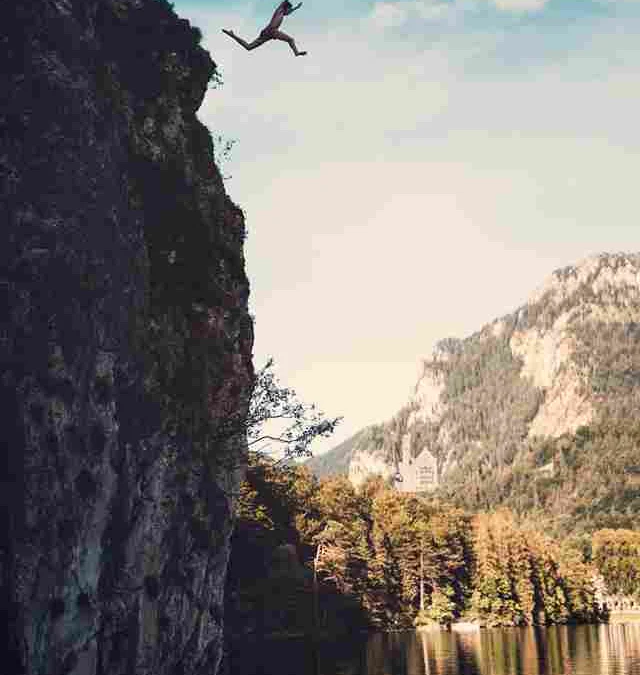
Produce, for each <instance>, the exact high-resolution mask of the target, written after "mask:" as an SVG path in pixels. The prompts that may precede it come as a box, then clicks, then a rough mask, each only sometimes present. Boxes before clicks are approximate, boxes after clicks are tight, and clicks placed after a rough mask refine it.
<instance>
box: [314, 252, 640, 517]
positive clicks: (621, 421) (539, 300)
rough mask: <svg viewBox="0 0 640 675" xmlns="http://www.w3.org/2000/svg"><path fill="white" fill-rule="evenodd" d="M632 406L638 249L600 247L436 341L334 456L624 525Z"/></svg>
mask: <svg viewBox="0 0 640 675" xmlns="http://www.w3.org/2000/svg"><path fill="white" fill-rule="evenodd" d="M638 410H640V255H625V254H618V255H607V254H603V255H598V256H593V257H590V258H588V259H586V260H583V261H582V262H580V263H578V264H577V265H575V266H570V267H567V268H565V269H562V270H559V271H556V272H554V273H553V274H552V275H551V276H550V277H549V279H548V280H547V281H546V282H545V283H544V284H543V285H542V287H541V288H540V289H538V290H537V291H536V292H535V293H533V294H532V296H531V297H530V298H529V300H528V302H527V303H526V304H525V305H524V306H522V307H520V308H519V309H517V310H516V311H515V312H513V313H512V314H509V315H508V316H505V317H502V318H500V319H497V320H495V321H493V322H491V323H490V324H488V325H486V326H484V327H483V328H482V329H481V330H480V331H479V332H478V333H476V334H474V335H472V336H470V337H468V338H466V339H464V340H459V339H446V340H443V341H441V342H440V343H439V344H438V345H437V347H436V349H435V351H434V353H433V355H432V357H431V358H430V359H428V360H426V361H425V362H424V368H423V374H422V377H421V378H420V380H419V382H418V383H417V385H416V387H415V394H414V396H413V397H412V399H411V400H410V401H409V402H408V403H407V405H406V406H405V407H404V408H403V409H402V410H401V411H400V412H399V413H397V414H396V415H395V416H394V417H393V418H392V419H391V420H390V421H389V422H387V423H385V424H381V425H376V426H373V427H370V428H369V429H367V430H365V431H364V432H361V433H359V434H358V435H357V436H356V438H355V441H354V442H353V443H352V444H351V447H350V449H349V453H350V454H349V453H347V450H346V449H345V448H344V447H342V448H341V463H342V464H346V463H348V475H349V477H350V478H351V480H352V481H353V482H354V483H360V482H362V481H363V480H364V479H365V478H366V477H367V476H368V475H370V474H372V473H382V474H383V475H385V476H387V477H389V478H392V477H393V476H394V475H395V474H396V473H397V474H399V476H398V478H400V479H402V480H398V483H397V484H398V487H399V488H400V489H408V490H410V491H426V492H429V493H434V494H436V495H439V496H444V497H446V498H448V499H451V500H453V501H455V502H458V503H460V504H462V505H464V506H467V507H471V508H486V507H491V506H495V505H498V504H507V505H510V506H512V507H514V508H517V509H519V510H522V511H527V512H531V511H535V510H536V509H541V510H542V511H544V512H546V513H548V514H549V513H553V514H555V516H557V517H558V518H560V519H562V518H565V520H566V522H567V523H574V524H575V523H576V522H577V521H581V522H582V523H583V525H585V526H587V525H588V523H589V522H590V523H591V524H592V525H594V526H595V524H599V525H600V526H603V525H624V526H628V525H632V524H633V522H634V521H635V519H636V518H637V514H638V513H640V499H638V493H637V476H638V472H640V434H638V429H637V428H636V427H637V426H638V425H637V423H636V422H635V418H636V417H637V411H638ZM328 463H329V459H328V458H324V464H325V468H326V465H327V464H328ZM312 466H313V465H312ZM603 518H604V521H603ZM596 520H598V523H596V522H595V521H596Z"/></svg>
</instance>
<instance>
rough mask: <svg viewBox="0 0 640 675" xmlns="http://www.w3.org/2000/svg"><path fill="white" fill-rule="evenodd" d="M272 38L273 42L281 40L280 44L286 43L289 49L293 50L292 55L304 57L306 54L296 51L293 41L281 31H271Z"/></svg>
mask: <svg viewBox="0 0 640 675" xmlns="http://www.w3.org/2000/svg"><path fill="white" fill-rule="evenodd" d="M272 37H273V39H274V40H282V42H286V43H287V44H288V45H289V47H291V49H292V50H293V53H294V54H295V55H296V56H304V55H305V54H306V53H307V52H301V51H298V48H297V47H296V43H295V40H294V39H293V38H292V37H291V36H290V35H287V34H286V33H283V32H282V31H279V30H276V31H273V33H272Z"/></svg>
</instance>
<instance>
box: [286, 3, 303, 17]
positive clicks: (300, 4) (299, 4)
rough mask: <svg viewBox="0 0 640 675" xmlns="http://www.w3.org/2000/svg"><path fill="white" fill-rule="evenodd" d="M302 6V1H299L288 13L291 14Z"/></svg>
mask: <svg viewBox="0 0 640 675" xmlns="http://www.w3.org/2000/svg"><path fill="white" fill-rule="evenodd" d="M300 7H302V3H301V2H299V3H298V4H297V5H296V6H295V7H292V8H291V9H290V10H289V12H288V14H291V13H292V12H295V11H296V9H300Z"/></svg>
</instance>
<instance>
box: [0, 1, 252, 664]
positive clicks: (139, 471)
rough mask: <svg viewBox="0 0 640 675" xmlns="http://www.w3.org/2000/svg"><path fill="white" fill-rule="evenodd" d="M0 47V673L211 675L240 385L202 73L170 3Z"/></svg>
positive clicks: (65, 13) (227, 215) (238, 244)
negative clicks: (201, 110)
mask: <svg viewBox="0 0 640 675" xmlns="http://www.w3.org/2000/svg"><path fill="white" fill-rule="evenodd" d="M2 24H3V25H2V27H1V28H0V61H1V62H2V73H1V74H0V99H1V101H0V194H1V198H0V209H1V210H0V223H1V232H0V377H1V379H0V410H1V411H2V418H3V421H2V425H1V427H0V429H1V430H0V442H1V443H2V452H1V455H0V458H1V463H0V481H1V484H0V495H1V499H2V505H1V508H0V519H1V522H0V579H1V581H0V584H1V590H0V593H1V597H0V649H1V651H2V653H1V654H0V658H1V659H2V667H1V668H0V670H2V672H3V674H4V675H14V674H17V673H25V674H27V673H28V674H29V675H31V674H34V675H35V674H38V675H93V674H94V673H101V674H102V675H122V674H124V673H127V675H134V674H138V673H140V674H142V673H148V674H149V675H151V674H153V675H163V674H167V675H169V674H172V675H178V674H180V675H190V674H196V673H203V674H204V673H207V675H213V674H215V673H216V671H217V668H218V665H219V661H220V657H221V644H222V621H223V616H222V606H223V598H222V593H223V587H224V575H225V570H226V565H227V559H228V554H229V537H230V529H231V525H232V517H233V516H232V511H233V508H232V507H233V503H232V499H233V498H232V495H233V493H234V492H235V491H236V487H237V485H238V480H239V473H240V471H241V467H242V464H243V458H244V454H245V450H246V447H245V440H244V435H243V433H242V423H243V420H244V416H245V414H246V409H247V406H248V401H249V399H250V395H251V387H252V383H253V369H252V363H251V350H252V343H253V329H252V322H251V319H250V316H249V313H248V310H247V301H248V294H249V287H248V282H247V278H246V276H245V271H244V257H243V241H244V220H243V215H242V212H241V210H240V209H239V208H238V207H236V206H235V205H234V204H233V203H232V202H231V201H230V200H229V198H228V196H227V195H226V193H225V190H224V186H223V182H222V179H221V176H220V174H219V172H218V170H217V169H216V167H215V165H214V163H213V147H212V142H211V137H210V135H209V133H208V131H207V129H206V128H205V127H204V126H203V125H202V124H201V123H200V122H199V121H198V119H197V117H196V110H197V109H198V107H199V105H200V103H201V101H202V99H203V97H204V94H205V92H206V89H207V85H208V83H209V82H210V80H211V78H212V77H214V76H215V72H216V71H215V64H214V63H213V62H212V61H211V59H210V57H209V55H208V54H207V53H206V51H205V50H204V49H202V48H201V47H200V46H199V44H198V43H199V32H198V31H197V29H195V28H193V27H192V26H191V25H190V24H189V22H188V21H184V20H180V19H179V18H178V17H177V16H176V15H175V14H174V12H173V11H172V10H171V8H170V6H169V4H168V3H166V2H164V0H51V1H49V2H46V3H43V2H36V1H35V0H14V1H13V2H11V3H9V4H8V5H7V6H6V7H4V12H3V18H2Z"/></svg>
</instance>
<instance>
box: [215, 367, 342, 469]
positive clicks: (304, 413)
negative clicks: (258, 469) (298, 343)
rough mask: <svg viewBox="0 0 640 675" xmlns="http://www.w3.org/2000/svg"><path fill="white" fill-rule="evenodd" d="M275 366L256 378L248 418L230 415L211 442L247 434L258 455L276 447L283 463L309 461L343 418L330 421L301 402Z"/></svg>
mask: <svg viewBox="0 0 640 675" xmlns="http://www.w3.org/2000/svg"><path fill="white" fill-rule="evenodd" d="M273 364H274V361H273V359H272V358H270V359H269V360H268V361H267V363H266V364H265V365H264V366H263V367H262V368H261V369H260V370H259V371H258V372H257V373H256V374H255V378H254V386H253V393H252V396H251V400H250V402H249V411H248V414H247V416H246V418H245V417H239V416H238V415H237V414H236V413H235V411H229V414H227V415H223V416H222V419H221V420H220V421H219V422H218V423H217V425H216V427H215V429H213V430H212V432H213V433H212V440H213V441H220V440H226V439H229V438H232V437H234V436H239V435H241V434H246V437H247V444H248V446H249V448H251V449H252V450H253V451H254V452H256V453H258V454H263V453H264V450H265V449H266V448H269V447H271V446H273V445H276V446H278V447H280V448H282V450H283V451H284V456H283V458H282V459H283V460H286V459H291V458H294V457H309V456H311V450H310V449H309V446H310V445H311V442H312V441H313V440H314V439H315V438H327V437H328V436H330V435H331V434H332V433H333V432H334V430H335V428H336V426H337V425H338V424H339V423H340V421H341V420H342V417H334V418H327V417H325V415H324V413H323V412H322V411H320V410H318V409H317V408H316V406H315V405H313V404H311V405H310V404H307V403H303V402H302V401H300V400H298V397H297V395H296V392H295V391H294V390H293V389H290V388H288V387H283V386H282V385H281V384H280V382H279V380H278V378H277V376H276V374H275V373H274V372H273ZM260 443H261V444H262V445H261V446H260V447H255V446H257V445H258V444H260ZM281 461H282V460H281Z"/></svg>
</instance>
